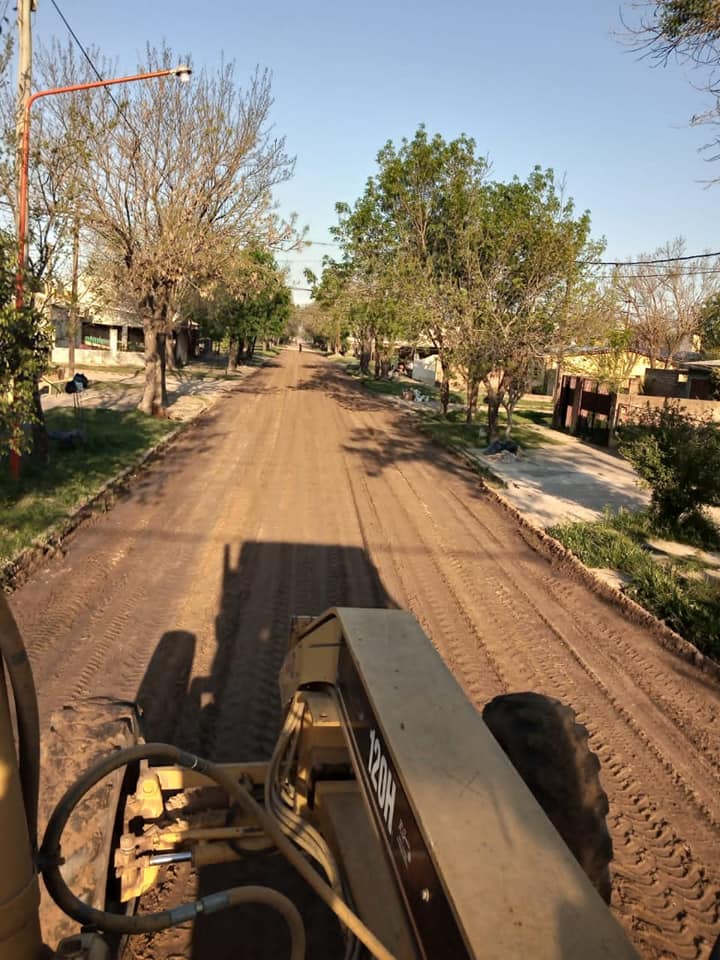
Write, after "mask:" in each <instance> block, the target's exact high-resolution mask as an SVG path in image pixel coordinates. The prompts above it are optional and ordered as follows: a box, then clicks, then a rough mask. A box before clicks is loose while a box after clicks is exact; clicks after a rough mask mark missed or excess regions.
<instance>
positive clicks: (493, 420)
mask: <svg viewBox="0 0 720 960" xmlns="http://www.w3.org/2000/svg"><path fill="white" fill-rule="evenodd" d="M487 408H488V409H487V430H488V436H487V439H488V443H492V442H493V440H497V438H498V433H499V431H498V417H499V415H500V397H499V396H497V395H490V396H488V399H487Z"/></svg>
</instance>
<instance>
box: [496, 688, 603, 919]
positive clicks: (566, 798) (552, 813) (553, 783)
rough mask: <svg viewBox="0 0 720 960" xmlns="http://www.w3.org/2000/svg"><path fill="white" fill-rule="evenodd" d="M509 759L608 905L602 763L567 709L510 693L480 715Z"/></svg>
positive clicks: (536, 697) (531, 695)
mask: <svg viewBox="0 0 720 960" xmlns="http://www.w3.org/2000/svg"><path fill="white" fill-rule="evenodd" d="M483 720H484V721H485V723H486V724H487V726H488V727H489V728H490V731H491V732H492V734H493V736H494V737H495V739H496V740H497V741H498V743H499V744H500V746H501V747H502V749H503V751H504V752H505V754H506V755H507V757H508V759H509V760H510V762H511V763H512V765H513V766H514V767H515V769H516V770H517V772H518V773H519V774H520V776H521V777H522V779H523V780H524V781H525V783H526V784H527V786H528V787H529V789H530V791H531V792H532V794H533V796H534V797H535V799H536V800H537V802H538V803H539V804H540V806H541V807H542V808H543V810H544V811H545V813H546V815H547V817H548V819H549V820H550V821H551V823H552V824H553V826H554V827H555V829H556V830H557V832H558V833H559V834H560V836H561V837H562V838H563V840H564V841H565V843H566V844H567V846H568V847H569V848H570V850H571V851H572V853H573V855H574V857H575V859H576V860H577V861H578V863H579V864H580V866H581V867H582V868H583V870H584V871H585V873H586V874H587V876H588V877H589V878H590V880H591V882H592V884H593V885H594V887H595V889H596V890H597V891H598V893H599V894H600V896H601V897H602V898H603V900H605V902H606V903H610V894H611V878H610V861H611V860H612V840H611V839H610V833H609V831H608V827H607V813H608V799H607V795H606V793H605V791H604V790H603V788H602V785H601V783H600V776H599V773H600V761H599V760H598V758H597V756H596V755H595V754H594V753H593V752H592V751H591V750H590V747H589V745H588V732H587V730H586V729H585V727H584V726H582V724H579V723H577V721H576V718H575V713H574V711H573V710H571V709H570V707H568V706H566V705H565V704H563V703H561V702H560V701H559V700H553V699H551V698H550V697H545V696H542V695H541V694H539V693H510V694H505V695H503V696H500V697H496V698H495V699H494V700H491V701H490V703H488V704H487V706H486V707H485V709H484V710H483Z"/></svg>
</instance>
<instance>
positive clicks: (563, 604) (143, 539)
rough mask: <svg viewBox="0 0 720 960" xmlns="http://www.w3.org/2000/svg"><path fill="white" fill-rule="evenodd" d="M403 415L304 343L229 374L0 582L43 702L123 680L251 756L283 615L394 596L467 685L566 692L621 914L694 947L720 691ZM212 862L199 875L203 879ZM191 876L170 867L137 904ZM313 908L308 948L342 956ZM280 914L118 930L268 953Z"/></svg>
mask: <svg viewBox="0 0 720 960" xmlns="http://www.w3.org/2000/svg"><path fill="white" fill-rule="evenodd" d="M404 416H405V415H404V414H403V413H402V412H399V411H398V410H396V409H395V408H392V407H390V406H388V405H386V404H384V403H382V402H380V401H378V400H376V399H375V398H372V397H371V396H369V395H368V394H367V393H366V392H363V391H362V390H361V389H360V388H359V387H357V386H356V385H355V384H353V383H351V382H350V381H349V380H348V379H347V378H346V377H345V376H344V374H342V373H341V372H340V371H338V370H337V369H336V368H334V367H333V365H332V364H331V363H329V362H328V361H326V360H324V359H323V358H321V357H319V356H317V355H314V354H312V353H309V352H304V353H302V354H298V353H295V352H293V351H287V352H285V353H284V354H283V355H282V356H281V357H280V358H279V359H278V361H276V362H275V363H274V364H273V365H272V366H270V367H266V368H264V369H262V370H261V371H259V372H258V373H257V374H255V375H254V376H253V377H251V378H249V379H248V380H247V381H245V382H243V383H242V384H240V385H239V386H238V387H237V389H236V391H235V392H233V393H232V394H231V395H229V396H228V398H227V399H226V400H224V401H223V402H222V403H221V404H220V405H218V406H217V407H216V408H214V410H213V411H212V412H211V413H210V414H208V415H207V416H206V418H205V420H204V421H203V422H202V424H201V425H200V426H198V427H196V428H194V429H193V430H192V431H191V432H190V433H188V434H187V435H186V436H185V437H184V438H183V439H182V440H181V441H180V442H179V443H177V444H176V445H175V446H173V447H172V448H171V450H170V451H169V452H168V454H167V455H166V456H165V457H164V459H163V460H162V461H160V462H158V463H156V464H155V465H154V466H153V467H152V468H151V469H150V470H149V471H148V472H147V473H146V474H145V475H144V476H143V478H142V479H141V480H140V481H139V482H138V483H137V484H136V485H135V486H134V487H133V489H132V491H131V493H130V494H129V495H127V497H126V498H125V499H124V500H122V501H121V502H120V503H119V504H118V505H117V506H116V507H115V508H114V509H113V510H112V511H111V512H110V513H108V514H106V515H104V516H100V517H98V518H96V519H95V520H94V521H93V522H92V523H91V524H89V525H87V526H85V527H83V528H82V529H81V530H80V531H78V532H77V534H76V535H75V537H74V539H73V540H72V541H71V542H70V543H69V544H68V549H67V555H66V557H65V558H64V560H63V561H57V560H56V561H52V562H51V563H50V564H49V566H48V567H47V569H45V570H42V571H40V572H38V573H37V574H36V575H35V577H34V579H33V580H32V581H30V582H28V583H27V584H25V586H24V587H23V588H22V589H20V590H19V591H18V592H17V593H16V594H15V595H14V596H13V597H12V606H13V608H14V611H15V613H16V615H17V617H18V620H19V622H20V624H21V627H22V629H23V631H24V633H25V636H26V638H27V642H28V644H29V648H30V653H31V658H32V662H33V666H34V669H35V673H36V678H37V683H38V687H39V691H40V698H41V709H42V713H43V716H44V717H45V718H47V716H48V714H49V711H50V710H52V709H53V708H55V707H57V706H59V705H60V704H61V703H63V702H64V701H66V700H67V699H69V698H71V697H73V696H83V695H88V694H101V693H103V694H104V693H110V694H113V695H115V696H123V697H134V696H136V695H137V694H138V693H139V697H140V699H141V701H142V702H143V704H144V706H145V709H146V716H147V719H148V723H149V725H150V734H151V735H152V736H153V737H155V738H163V739H170V740H174V741H175V742H178V743H180V744H181V745H183V746H187V747H189V748H191V749H195V750H198V751H201V752H203V753H205V754H209V755H210V756H211V757H212V758H214V759H217V760H230V759H252V758H259V757H265V756H267V755H268V754H269V751H270V749H271V747H272V745H273V742H274V738H275V732H276V728H277V723H278V718H279V712H278V696H277V692H276V691H277V687H276V677H277V672H278V668H279V666H280V664H281V662H282V658H283V653H284V649H285V644H286V638H287V633H288V625H289V620H290V617H291V615H292V614H294V613H299V614H317V613H320V612H321V611H322V610H324V609H325V608H327V607H329V606H332V605H334V604H345V605H362V606H385V605H392V606H394V605H397V606H400V607H405V608H409V609H410V610H412V611H413V613H414V614H415V615H416V616H417V617H418V619H419V620H420V622H421V623H422V625H423V627H424V628H425V630H426V632H427V633H428V634H429V635H430V637H431V638H432V640H433V641H434V643H435V644H436V645H437V647H438V649H439V650H440V651H441V653H442V654H443V656H444V657H445V658H446V660H447V662H448V663H449V665H450V667H451V668H452V670H453V671H454V672H455V675H456V676H457V677H458V679H459V680H460V682H461V683H462V684H463V686H464V688H465V690H466V691H467V693H468V695H469V696H470V697H471V698H472V699H473V700H474V701H475V702H476V703H477V704H479V705H481V704H483V703H484V702H485V701H486V700H487V699H488V698H490V697H492V696H494V695H495V694H497V693H500V692H503V691H508V690H526V689H533V690H538V691H541V692H544V693H547V694H551V695H553V696H557V697H559V698H561V699H563V700H566V701H567V702H569V703H570V704H571V705H572V706H573V707H574V708H575V709H576V710H577V712H578V713H579V715H580V718H581V720H582V721H583V722H584V723H585V724H587V726H588V727H589V729H590V731H591V737H592V745H593V747H594V749H595V750H596V751H597V752H598V754H599V755H600V758H601V760H602V764H603V778H604V783H605V786H606V789H607V791H608V793H609V796H610V806H611V812H610V819H611V825H612V831H613V837H614V843H615V853H616V863H615V867H614V870H615V889H614V894H613V899H614V909H615V911H616V913H617V915H618V917H619V918H620V920H621V922H622V923H623V924H624V925H625V927H626V929H627V930H628V932H629V934H630V936H631V937H632V939H633V940H634V942H635V943H636V945H637V946H638V949H639V950H640V952H641V954H642V955H643V956H644V957H646V958H651V957H652V958H655V957H682V958H693V957H698V956H700V957H706V956H707V954H708V952H709V941H710V940H711V939H712V938H713V936H714V934H716V933H717V932H718V931H717V925H718V905H719V899H718V897H719V892H720V882H719V881H720V690H719V689H718V687H717V686H716V685H714V684H713V683H712V682H711V681H709V680H708V679H707V678H706V677H704V676H703V675H701V674H700V673H698V672H697V671H696V670H695V669H694V668H693V667H691V666H690V665H689V664H687V663H686V662H684V661H682V660H680V659H678V658H676V657H675V656H674V655H672V654H671V653H669V652H667V651H665V650H664V649H663V648H662V647H660V646H659V645H658V643H657V641H656V640H655V639H654V638H653V636H652V635H651V633H650V632H649V631H648V630H647V629H646V628H644V627H639V626H636V625H633V624H632V623H630V622H629V621H628V620H627V619H625V617H624V616H623V614H622V613H621V612H620V611H619V610H616V609H615V608H614V607H613V606H611V605H610V604H609V603H607V602H606V601H604V600H602V599H601V598H599V597H598V596H595V595H594V594H593V593H591V592H590V591H589V590H588V589H587V587H585V586H583V585H582V584H580V583H578V582H576V581H574V580H573V579H572V574H571V573H569V572H568V570H567V569H566V568H564V567H563V566H562V565H561V564H560V563H559V562H557V563H555V564H551V563H550V562H548V561H547V560H546V559H544V558H543V557H542V556H540V555H539V554H538V553H536V552H535V551H534V550H533V549H532V547H531V546H530V545H529V543H528V542H527V541H526V539H525V538H526V537H528V536H529V534H527V533H526V534H523V532H522V531H521V530H520V528H519V527H518V525H517V524H516V523H515V522H514V521H513V519H512V518H511V517H510V516H508V515H507V514H506V513H505V512H504V511H503V510H502V508H500V507H498V506H497V504H496V503H494V502H493V501H492V500H491V499H490V498H488V497H487V496H486V495H485V494H484V493H483V489H482V487H481V486H480V485H479V482H478V480H477V478H476V477H475V476H474V475H473V474H472V473H470V472H469V471H467V470H466V469H465V468H464V467H463V466H461V465H460V464H459V463H458V462H457V461H455V460H454V459H452V458H451V457H449V456H446V455H445V454H444V453H442V452H441V451H439V450H438V449H437V448H435V447H433V446H431V445H429V444H427V443H426V442H425V441H424V440H423V439H422V438H419V437H418V436H417V435H415V434H414V433H413V432H412V431H411V430H410V428H409V425H408V422H407V421H406V420H405V419H404ZM428 695H429V696H432V691H431V690H429V691H428ZM46 789H47V790H49V791H51V792H52V790H53V787H52V784H50V785H48V786H47V787H46ZM272 862H273V861H271V864H272ZM274 862H275V863H276V861H274ZM265 869H267V870H269V871H271V872H272V870H275V871H276V872H278V868H277V866H275V867H273V866H272V865H271V866H269V867H266V868H265ZM280 872H281V871H280ZM220 882H221V881H220V880H218V879H217V878H213V876H212V875H211V873H210V872H209V873H208V876H207V877H205V878H203V877H200V886H201V888H203V889H204V891H207V889H209V888H211V887H212V886H213V885H217V884H218V883H220ZM280 882H282V883H290V884H291V887H292V881H287V880H286V878H285V879H282V880H281V881H280ZM538 882H542V878H538ZM195 890H196V878H195V877H193V876H192V875H191V874H190V873H189V872H188V871H182V870H180V869H177V870H175V871H172V870H171V871H169V872H168V874H167V878H166V881H165V883H164V884H163V888H162V890H161V891H160V894H159V896H158V897H155V898H154V899H153V903H151V904H150V905H149V906H153V905H155V904H156V903H157V902H158V900H160V901H161V902H163V904H166V903H168V902H170V901H175V902H178V901H180V900H181V899H187V898H189V897H191V896H192V895H193V894H194V893H195ZM310 913H312V910H310ZM315 913H316V914H317V915H315V914H313V915H312V916H308V918H307V920H308V924H309V927H310V940H311V947H312V950H311V955H312V956H316V957H325V956H331V955H332V956H336V955H337V950H336V949H335V948H334V947H333V949H332V950H331V949H330V948H331V946H332V944H331V943H329V942H328V941H327V939H323V938H324V936H325V935H324V934H323V933H322V929H323V918H322V916H320V913H319V912H318V911H316V912H315ZM502 920H503V918H502V917H498V922H499V923H502ZM240 922H241V923H242V924H243V926H239V925H238V924H239V923H240ZM214 924H216V925H215V926H213V925H214ZM233 924H234V925H233ZM278 926H280V925H279V924H278V923H277V922H276V921H275V920H274V919H273V918H272V917H270V918H268V917H266V916H265V915H264V913H263V911H262V910H258V911H255V912H254V913H248V912H246V913H243V914H242V916H241V918H240V921H238V918H237V916H236V917H235V918H231V917H221V918H217V919H216V918H211V919H210V920H209V921H207V922H206V923H204V924H199V925H198V927H197V928H196V931H195V934H194V940H193V939H192V938H191V935H190V933H189V931H188V930H179V931H175V932H174V933H170V934H166V935H162V936H158V937H156V938H154V939H151V938H138V940H137V941H136V942H135V945H134V951H135V956H136V957H143V958H148V960H155V958H170V957H178V956H183V955H184V956H188V955H192V956H195V957H200V956H205V957H208V956H212V957H225V956H227V957H231V956H232V957H236V958H237V957H248V958H249V957H253V958H257V960H259V958H260V957H262V956H268V957H275V956H281V955H283V956H284V955H286V954H285V953H284V950H285V949H286V944H285V941H284V940H283V939H282V936H283V934H282V932H280V933H277V928H278ZM218 931H219V932H218ZM268 931H269V932H268ZM273 936H275V937H277V938H279V939H277V940H276V941H273ZM261 941H262V942H263V943H267V945H268V949H267V952H263V951H262V950H260V949H259V943H260V942H261Z"/></svg>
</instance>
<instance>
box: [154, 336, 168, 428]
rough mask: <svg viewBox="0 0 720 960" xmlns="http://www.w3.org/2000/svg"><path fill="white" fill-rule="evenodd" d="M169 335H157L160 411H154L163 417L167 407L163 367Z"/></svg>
mask: <svg viewBox="0 0 720 960" xmlns="http://www.w3.org/2000/svg"><path fill="white" fill-rule="evenodd" d="M169 336H170V335H169V334H167V333H159V334H158V355H159V357H160V409H159V410H157V411H155V412H156V413H158V414H160V415H164V413H165V408H166V407H167V405H168V395H167V381H166V379H165V366H166V360H167V354H168V339H169Z"/></svg>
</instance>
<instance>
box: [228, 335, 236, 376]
mask: <svg viewBox="0 0 720 960" xmlns="http://www.w3.org/2000/svg"><path fill="white" fill-rule="evenodd" d="M237 365H238V343H237V340H232V339H231V340H230V343H229V345H228V359H227V373H234V372H235V371H236V370H237Z"/></svg>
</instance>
